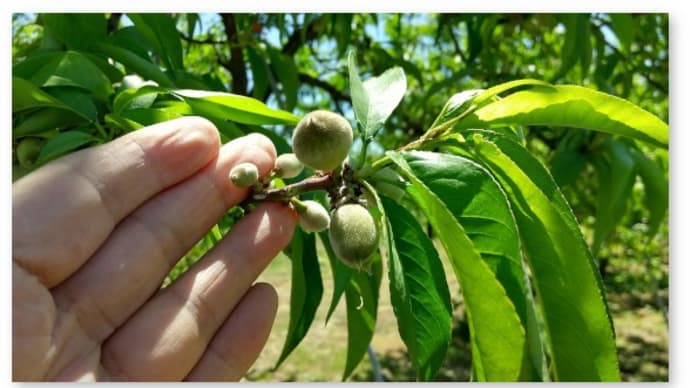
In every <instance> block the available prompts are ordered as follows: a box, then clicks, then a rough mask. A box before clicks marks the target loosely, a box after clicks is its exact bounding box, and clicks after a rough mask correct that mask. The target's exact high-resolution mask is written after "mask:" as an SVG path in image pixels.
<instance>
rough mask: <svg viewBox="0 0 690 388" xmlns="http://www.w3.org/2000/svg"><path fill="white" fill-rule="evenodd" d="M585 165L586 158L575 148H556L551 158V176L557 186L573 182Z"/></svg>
mask: <svg viewBox="0 0 690 388" xmlns="http://www.w3.org/2000/svg"><path fill="white" fill-rule="evenodd" d="M586 165H587V156H586V155H585V154H583V153H582V152H580V150H579V149H578V148H576V147H573V148H571V147H561V148H557V149H556V151H555V152H554V154H553V157H552V158H551V175H552V176H553V179H554V180H555V181H556V183H557V184H558V186H560V187H565V186H567V185H569V184H571V183H572V182H574V181H575V180H576V179H577V177H578V176H579V175H580V174H581V173H582V170H584V168H585V166H586Z"/></svg>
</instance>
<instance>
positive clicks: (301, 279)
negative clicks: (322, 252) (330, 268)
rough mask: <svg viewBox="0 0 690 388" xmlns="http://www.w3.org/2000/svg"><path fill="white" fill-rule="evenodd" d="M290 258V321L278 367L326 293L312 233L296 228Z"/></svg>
mask: <svg viewBox="0 0 690 388" xmlns="http://www.w3.org/2000/svg"><path fill="white" fill-rule="evenodd" d="M290 259H292V281H291V290H290V323H289V326H288V333H287V336H286V338H285V345H284V347H283V351H282V353H281V354H280V358H279V359H278V362H277V363H276V368H277V367H278V366H280V364H281V363H282V362H283V361H285V359H286V358H287V356H289V355H290V353H291V352H292V351H293V350H294V349H295V347H297V345H299V343H300V342H301V341H302V339H303V338H304V336H305V335H306V334H307V331H308V330H309V327H310V326H311V323H312V321H313V320H314V315H315V314H316V309H317V308H318V307H319V303H320V302H321V296H322V295H323V285H322V282H321V272H319V262H318V259H317V256H316V240H315V238H314V234H313V233H305V232H303V231H302V230H301V229H300V228H297V229H295V234H294V237H293V238H292V243H291V250H290Z"/></svg>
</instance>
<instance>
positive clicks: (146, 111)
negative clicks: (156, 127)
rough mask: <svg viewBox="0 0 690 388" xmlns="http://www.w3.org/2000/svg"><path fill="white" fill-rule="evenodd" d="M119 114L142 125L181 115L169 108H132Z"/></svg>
mask: <svg viewBox="0 0 690 388" xmlns="http://www.w3.org/2000/svg"><path fill="white" fill-rule="evenodd" d="M120 116H122V117H124V118H126V119H128V120H132V121H135V122H137V123H139V124H141V125H143V126H148V125H153V124H158V123H162V122H164V121H170V120H174V119H178V118H180V117H182V115H181V114H179V113H177V112H175V111H173V110H169V109H152V108H132V109H128V110H126V111H124V112H121V113H120Z"/></svg>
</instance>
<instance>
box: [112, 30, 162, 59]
mask: <svg viewBox="0 0 690 388" xmlns="http://www.w3.org/2000/svg"><path fill="white" fill-rule="evenodd" d="M110 43H111V44H113V45H114V46H116V47H119V48H122V49H125V50H128V51H131V52H132V53H134V54H136V55H138V56H139V57H141V59H144V60H146V61H148V62H151V55H149V53H152V52H153V51H154V50H155V49H154V47H153V46H152V45H150V44H149V43H148V41H147V40H146V38H145V37H144V35H142V33H141V32H140V31H139V29H138V28H136V27H135V26H127V27H123V28H120V29H118V30H117V31H115V32H114V33H113V34H112V36H111V38H110Z"/></svg>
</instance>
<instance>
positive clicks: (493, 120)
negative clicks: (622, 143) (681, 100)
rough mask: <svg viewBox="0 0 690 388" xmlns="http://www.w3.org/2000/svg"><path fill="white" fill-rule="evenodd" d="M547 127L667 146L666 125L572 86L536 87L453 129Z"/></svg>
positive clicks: (633, 108) (487, 107)
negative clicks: (590, 131) (598, 132)
mask: <svg viewBox="0 0 690 388" xmlns="http://www.w3.org/2000/svg"><path fill="white" fill-rule="evenodd" d="M506 125H548V126H562V127H574V128H584V129H591V130H595V131H600V132H606V133H610V134H614V135H621V136H627V137H630V138H633V139H636V140H640V141H644V142H648V143H651V144H653V145H656V146H661V147H664V148H667V147H668V125H667V124H666V123H664V122H663V121H661V120H660V119H659V118H658V117H656V116H654V115H653V114H651V113H649V112H647V111H645V110H644V109H642V108H640V107H638V106H636V105H634V104H632V103H630V102H628V101H626V100H624V99H622V98H618V97H615V96H612V95H609V94H605V93H601V92H598V91H595V90H592V89H588V88H585V87H581V86H573V85H558V86H554V87H539V86H536V87H534V88H532V89H529V90H524V91H519V92H516V93H513V94H511V95H509V96H507V97H505V98H503V99H500V100H498V101H495V102H492V103H490V104H487V105H485V106H484V107H482V108H480V109H477V110H476V111H475V112H474V113H472V114H470V115H468V116H467V117H465V118H464V119H463V120H461V121H459V122H458V123H457V124H456V126H455V128H456V129H463V128H487V129H488V128H496V127H501V126H506Z"/></svg>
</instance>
